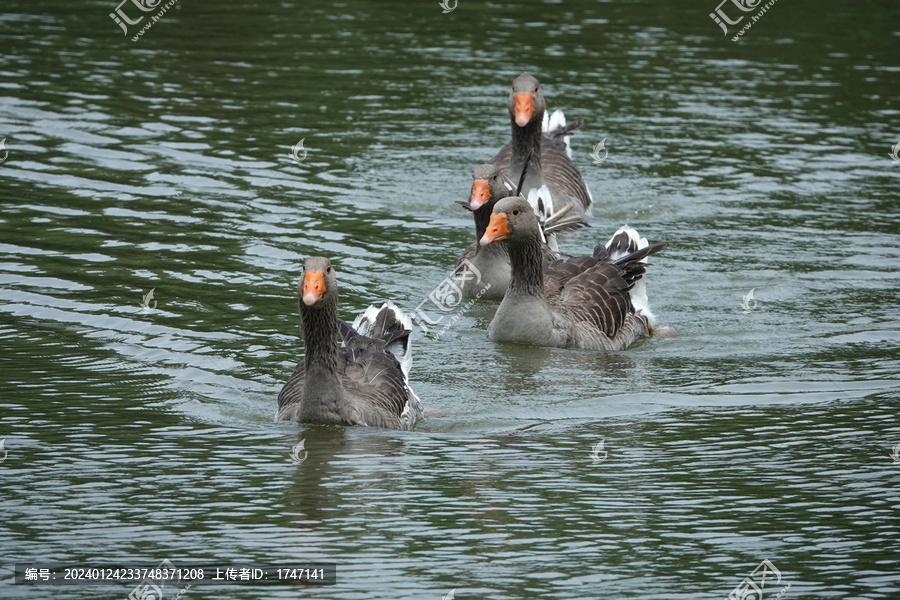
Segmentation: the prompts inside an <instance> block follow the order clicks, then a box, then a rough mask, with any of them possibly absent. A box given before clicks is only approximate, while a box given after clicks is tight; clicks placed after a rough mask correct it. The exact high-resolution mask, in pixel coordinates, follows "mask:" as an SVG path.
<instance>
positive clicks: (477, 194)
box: [453, 163, 589, 299]
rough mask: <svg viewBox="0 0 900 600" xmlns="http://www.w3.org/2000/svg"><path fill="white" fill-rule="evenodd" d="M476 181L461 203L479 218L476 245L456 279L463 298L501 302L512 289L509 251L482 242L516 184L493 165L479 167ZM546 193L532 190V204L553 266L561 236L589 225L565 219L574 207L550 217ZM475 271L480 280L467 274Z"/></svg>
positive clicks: (459, 263) (461, 260)
mask: <svg viewBox="0 0 900 600" xmlns="http://www.w3.org/2000/svg"><path fill="white" fill-rule="evenodd" d="M473 179H474V182H473V183H472V195H471V198H470V199H469V201H468V202H462V201H458V203H459V204H461V205H462V206H463V208H466V209H467V210H470V211H472V216H473V217H474V219H475V242H474V243H472V244H471V245H470V246H468V247H467V248H466V249H465V251H463V253H462V255H461V256H460V257H459V258H458V259H457V261H456V265H455V267H454V269H453V272H454V277H455V280H456V284H457V286H458V287H459V289H460V290H461V292H462V297H463V298H488V299H498V298H502V297H503V294H505V293H506V288H507V287H508V286H509V278H510V271H509V251H508V250H507V248H506V245H504V244H493V245H489V246H481V245H479V243H478V240H480V239H481V237H482V236H483V235H484V232H485V231H486V230H487V227H488V223H489V222H490V220H491V211H492V210H493V208H494V205H495V204H496V203H497V202H498V201H499V200H501V199H503V198H506V197H508V196H510V195H511V194H513V193H514V192H513V190H514V188H513V186H512V182H511V181H509V179H507V178H506V177H505V176H503V174H502V173H501V172H500V168H499V167H498V166H497V165H492V164H489V163H485V164H483V165H479V166H477V167H475V171H474V173H473ZM542 193H543V194H547V192H546V187H544V188H542V190H531V192H530V193H529V197H528V203H529V205H530V206H531V208H532V210H533V211H534V212H535V214H536V215H537V216H538V221H539V223H540V224H541V227H540V229H541V241H542V243H541V253H542V259H543V261H544V263H545V264H549V263H550V261H552V260H554V259H556V258H558V257H559V246H558V245H557V242H556V234H557V233H561V232H566V231H574V230H575V229H579V228H582V227H589V225H588V224H587V223H586V222H585V221H584V220H583V219H581V218H580V217H576V216H572V217H565V214H566V213H568V212H569V210H571V208H572V206H573V205H571V204H570V205H569V207H567V208H564V209H563V210H560V211H558V212H556V213H552V214H548V213H551V212H552V206H551V205H549V204H545V203H544V202H543V199H542V197H541V194H542ZM473 269H474V270H475V274H476V275H480V277H477V276H475V277H473V276H470V275H469V274H468V273H467V271H471V270H473ZM488 284H490V285H488Z"/></svg>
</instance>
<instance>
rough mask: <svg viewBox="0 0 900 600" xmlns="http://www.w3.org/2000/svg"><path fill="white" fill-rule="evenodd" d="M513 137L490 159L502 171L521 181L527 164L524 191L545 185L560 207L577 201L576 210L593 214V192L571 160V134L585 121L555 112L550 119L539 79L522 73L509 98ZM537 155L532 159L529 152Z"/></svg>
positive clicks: (514, 82) (508, 105)
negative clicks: (570, 121)
mask: <svg viewBox="0 0 900 600" xmlns="http://www.w3.org/2000/svg"><path fill="white" fill-rule="evenodd" d="M507 107H508V109H509V119H510V124H511V128H512V140H511V141H510V142H509V143H508V144H506V145H505V146H504V147H503V148H501V149H500V152H498V153H497V155H496V156H495V157H494V158H492V159H491V160H490V161H489V162H490V163H491V164H495V165H497V166H499V167H500V170H501V172H502V173H504V174H505V175H507V176H508V177H509V178H510V179H511V180H513V181H518V180H519V178H520V177H521V175H522V172H523V170H524V169H525V165H526V163H528V173H527V174H526V177H525V182H524V185H523V186H522V191H523V192H524V193H525V194H526V195H527V193H528V191H529V190H533V189H539V188H540V187H541V186H542V185H544V184H546V185H547V187H548V188H549V191H550V197H551V198H552V202H554V203H556V205H557V206H562V205H565V204H568V203H569V202H574V203H575V207H576V209H578V210H579V211H581V212H583V213H584V214H590V213H591V203H592V201H593V200H592V198H591V192H590V191H589V190H588V188H587V184H585V182H584V179H583V178H582V177H581V172H580V171H579V170H578V167H576V166H575V163H573V162H572V158H571V150H570V149H569V142H568V134H569V133H570V132H571V131H572V130H574V129H577V128H578V127H580V126H581V125H582V124H583V121H575V122H573V123H570V124H568V125H566V124H565V116H563V114H562V112H561V111H556V112H555V113H554V114H553V117H552V118H550V119H549V124H548V125H546V126H545V127H543V128H546V129H549V131H547V132H542V129H543V128H542V125H543V124H544V123H546V122H547V119H546V114H547V113H546V109H547V105H546V103H545V102H544V92H543V91H542V89H541V84H540V82H539V81H538V80H537V79H535V78H534V77H532V76H531V75H529V74H528V73H522V74H521V75H519V76H518V77H516V79H515V80H514V81H513V84H512V90H510V93H509V98H508V100H507ZM532 149H534V155H533V156H532V157H531V159H530V160H529V156H528V155H529V152H531V150H532Z"/></svg>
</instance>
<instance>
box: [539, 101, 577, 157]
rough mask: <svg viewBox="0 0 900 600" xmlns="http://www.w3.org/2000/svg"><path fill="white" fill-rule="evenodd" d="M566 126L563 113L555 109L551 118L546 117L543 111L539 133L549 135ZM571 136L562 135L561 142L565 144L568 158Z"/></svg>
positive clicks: (570, 149) (570, 152) (570, 155)
mask: <svg viewBox="0 0 900 600" xmlns="http://www.w3.org/2000/svg"><path fill="white" fill-rule="evenodd" d="M565 126H566V115H564V114H563V111H561V110H559V109H557V110H555V111H553V114H552V115H551V116H549V117H548V116H547V111H544V121H543V123H542V125H541V131H543V132H544V133H548V134H549V133H550V132H551V131H554V130H556V129H564V128H565ZM571 137H572V136H571V135H564V136H563V142H565V144H566V154H567V155H568V156H569V158H572V145H571V144H570V143H569V140H570V138H571Z"/></svg>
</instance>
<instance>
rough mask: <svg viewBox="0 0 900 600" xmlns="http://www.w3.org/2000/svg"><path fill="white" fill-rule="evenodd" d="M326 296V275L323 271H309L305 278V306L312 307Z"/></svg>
mask: <svg viewBox="0 0 900 600" xmlns="http://www.w3.org/2000/svg"><path fill="white" fill-rule="evenodd" d="M324 295H325V274H324V273H322V271H307V272H306V275H305V276H304V277H303V304H305V305H307V306H312V305H313V304H315V303H316V302H318V301H319V300H321V299H322V296H324Z"/></svg>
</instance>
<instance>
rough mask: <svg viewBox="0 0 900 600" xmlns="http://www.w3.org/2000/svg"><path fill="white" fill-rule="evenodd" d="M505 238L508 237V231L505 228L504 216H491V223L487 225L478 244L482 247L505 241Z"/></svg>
mask: <svg viewBox="0 0 900 600" xmlns="http://www.w3.org/2000/svg"><path fill="white" fill-rule="evenodd" d="M507 237H509V230H508V229H507V228H506V215H504V214H499V215H491V222H490V223H488V228H487V231H485V232H484V235H483V236H481V241H480V242H478V243H479V244H481V245H482V246H487V245H488V244H490V243H492V242H498V241H500V240H505V239H506V238H507Z"/></svg>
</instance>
